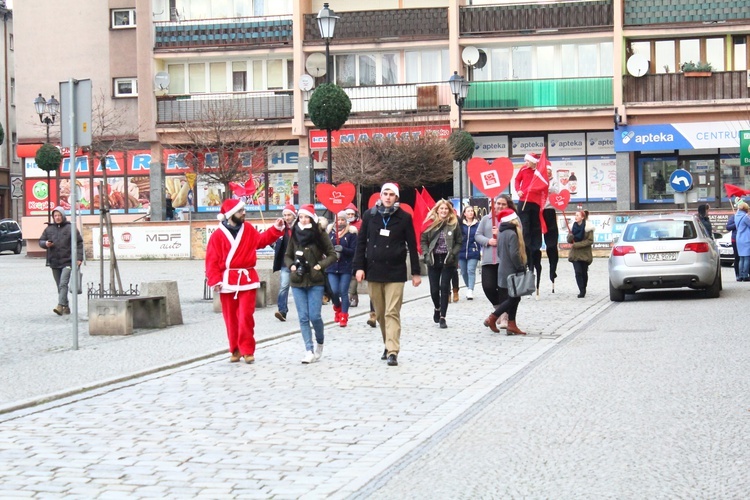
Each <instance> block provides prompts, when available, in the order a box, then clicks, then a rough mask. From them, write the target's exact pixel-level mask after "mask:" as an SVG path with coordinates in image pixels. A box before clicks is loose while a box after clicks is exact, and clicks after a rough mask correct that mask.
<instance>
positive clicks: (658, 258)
mask: <svg viewBox="0 0 750 500" xmlns="http://www.w3.org/2000/svg"><path fill="white" fill-rule="evenodd" d="M683 287H688V288H693V289H696V290H703V291H704V292H705V295H706V296H707V297H711V298H716V297H719V295H720V293H721V290H722V283H721V265H720V258H719V246H718V245H717V244H716V242H715V241H714V240H713V239H712V238H711V236H710V235H709V234H708V232H707V231H706V229H705V228H704V227H703V224H701V222H700V220H698V217H697V216H696V215H693V214H685V213H675V214H663V215H643V216H636V217H632V218H631V219H630V220H628V222H627V224H625V227H624V228H623V231H622V235H621V237H620V239H618V240H617V241H616V242H615V245H614V246H613V247H612V251H611V253H610V256H609V298H610V300H612V301H614V302H622V301H623V300H624V299H625V295H626V294H628V293H635V292H636V291H638V290H641V289H659V288H683Z"/></svg>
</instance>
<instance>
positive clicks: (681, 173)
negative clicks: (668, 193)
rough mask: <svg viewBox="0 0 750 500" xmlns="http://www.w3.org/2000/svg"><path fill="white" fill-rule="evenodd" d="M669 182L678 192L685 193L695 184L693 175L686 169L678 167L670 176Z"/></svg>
mask: <svg viewBox="0 0 750 500" xmlns="http://www.w3.org/2000/svg"><path fill="white" fill-rule="evenodd" d="M669 184H670V185H671V186H672V189H674V190H675V192H677V193H684V192H685V191H687V190H688V189H690V187H691V186H692V185H693V176H692V175H690V172H688V171H687V170H685V169H682V168H678V169H677V170H675V171H674V172H672V175H670V176H669Z"/></svg>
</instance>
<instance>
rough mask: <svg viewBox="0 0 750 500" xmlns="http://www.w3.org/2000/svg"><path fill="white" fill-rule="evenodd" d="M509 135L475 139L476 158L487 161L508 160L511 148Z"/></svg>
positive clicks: (476, 137) (477, 137)
mask: <svg viewBox="0 0 750 500" xmlns="http://www.w3.org/2000/svg"><path fill="white" fill-rule="evenodd" d="M509 144H510V143H509V141H508V136H507V135H486V136H475V137H474V156H476V157H479V158H484V159H485V160H494V159H495V158H508V157H509V156H510V147H509Z"/></svg>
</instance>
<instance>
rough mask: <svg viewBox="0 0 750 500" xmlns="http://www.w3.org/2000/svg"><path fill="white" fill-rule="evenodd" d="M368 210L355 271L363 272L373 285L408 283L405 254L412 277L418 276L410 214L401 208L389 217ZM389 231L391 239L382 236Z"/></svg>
mask: <svg viewBox="0 0 750 500" xmlns="http://www.w3.org/2000/svg"><path fill="white" fill-rule="evenodd" d="M373 211H374V210H368V211H367V212H365V213H364V216H363V217H362V227H361V229H360V230H359V236H358V237H357V251H356V252H355V253H354V262H353V268H354V271H355V272H356V271H360V270H362V271H364V272H365V279H366V280H367V281H372V282H374V283H396V282H399V281H401V282H403V281H407V280H408V279H409V277H408V276H407V273H406V254H407V252H408V254H409V262H410V263H411V273H412V275H417V276H418V275H419V274H420V272H419V252H417V237H416V235H415V234H414V224H413V223H412V218H411V215H409V214H408V213H407V212H404V211H403V210H401V209H400V208H399V209H398V210H396V211H395V212H394V213H393V214H391V216H390V219H389V218H388V217H385V218H383V216H382V215H380V214H379V213H377V212H376V211H375V212H374V213H373ZM382 230H386V231H388V232H389V233H388V236H385V235H383V234H381V231H382Z"/></svg>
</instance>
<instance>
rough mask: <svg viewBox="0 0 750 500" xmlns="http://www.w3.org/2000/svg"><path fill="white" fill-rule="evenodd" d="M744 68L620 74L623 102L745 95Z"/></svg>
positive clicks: (682, 100) (676, 102)
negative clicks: (698, 72) (692, 73)
mask: <svg viewBox="0 0 750 500" xmlns="http://www.w3.org/2000/svg"><path fill="white" fill-rule="evenodd" d="M747 85H748V83H747V72H746V71H718V72H714V73H711V75H710V76H705V77H688V76H685V75H684V74H683V73H664V74H658V75H651V74H649V75H643V76H641V77H637V78H636V77H634V76H630V75H625V76H623V86H624V89H623V95H624V101H625V102H626V103H629V104H632V103H639V102H644V103H645V102H672V103H674V104H680V103H681V102H684V101H721V100H731V99H747V98H748V88H747Z"/></svg>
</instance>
